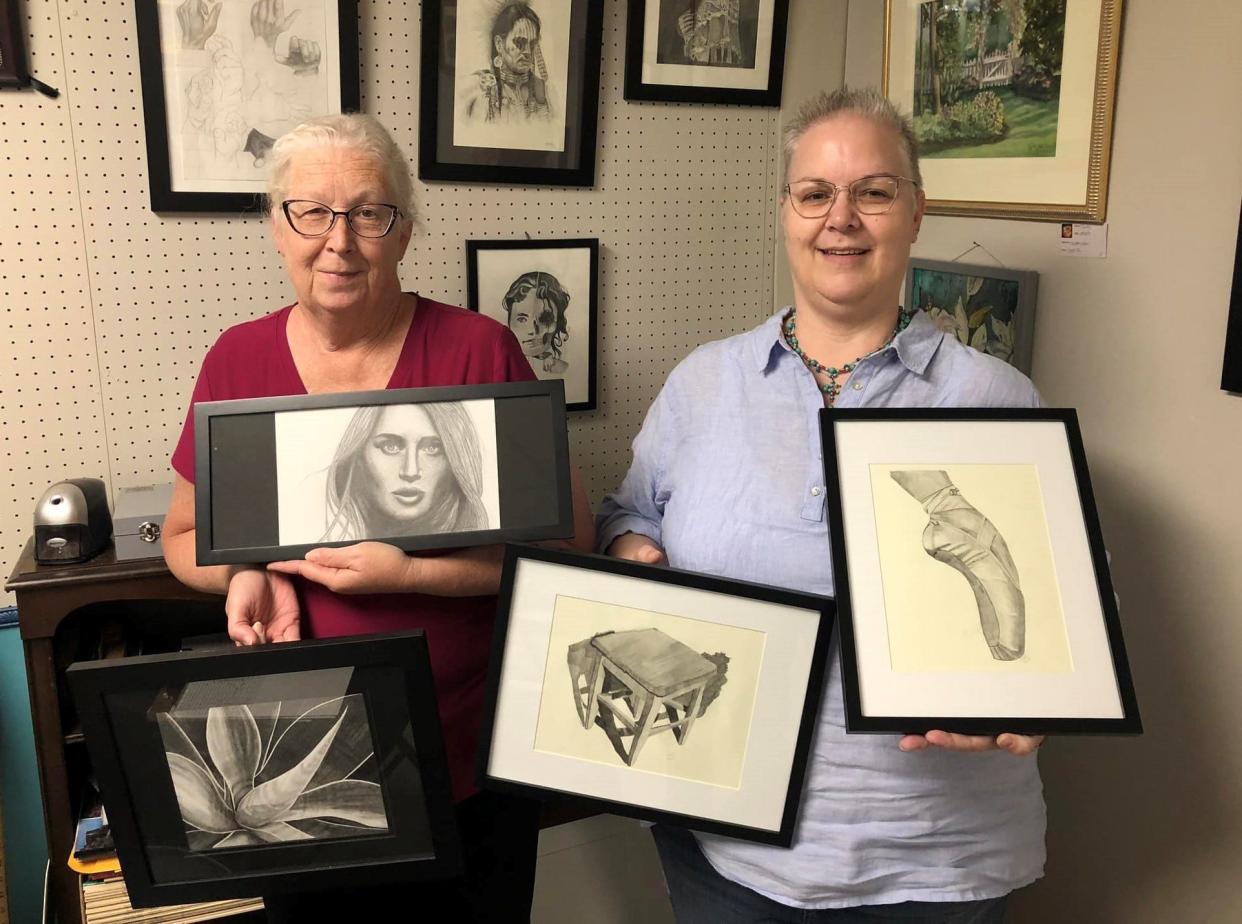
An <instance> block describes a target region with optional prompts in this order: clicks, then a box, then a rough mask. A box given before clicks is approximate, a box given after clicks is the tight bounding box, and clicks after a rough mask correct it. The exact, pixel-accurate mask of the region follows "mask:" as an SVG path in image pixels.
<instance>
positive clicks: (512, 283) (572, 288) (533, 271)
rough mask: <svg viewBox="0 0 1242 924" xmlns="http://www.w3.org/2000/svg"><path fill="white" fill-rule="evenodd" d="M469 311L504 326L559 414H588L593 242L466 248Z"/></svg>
mask: <svg viewBox="0 0 1242 924" xmlns="http://www.w3.org/2000/svg"><path fill="white" fill-rule="evenodd" d="M466 262H467V270H468V276H467V293H468V296H467V297H468V304H469V306H470V308H471V309H472V310H473V311H478V312H480V313H482V314H485V315H487V316H488V317H490V318H495V319H496V320H497V321H499V322H500V323H501V324H504V325H506V326H507V327H508V328H509V329H510V330H511V331H513V335H514V336H515V337H516V338H517V341H518V344H519V345H520V346H521V347H522V352H523V353H525V354H526V358H527V359H528V360H530V366H531V368H532V369H534V370H535V375H536V376H538V377H539V378H540V379H560V380H561V381H563V382H564V383H565V408H566V410H570V411H593V410H595V339H596V325H595V316H596V308H597V303H598V296H597V285H598V280H599V241H598V240H597V239H596V238H580V239H576V240H563V241H528V240H510V241H466Z"/></svg>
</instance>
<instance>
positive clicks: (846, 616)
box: [820, 408, 1142, 735]
mask: <svg viewBox="0 0 1242 924" xmlns="http://www.w3.org/2000/svg"><path fill="white" fill-rule="evenodd" d="M820 427H821V434H822V438H823V449H824V452H823V456H824V473H825V484H826V485H827V489H828V496H827V502H828V511H829V528H830V530H831V538H832V566H833V575H834V581H835V584H836V594H837V597H836V599H837V612H838V614H839V616H840V624H839V625H840V637H841V674H842V678H843V680H844V694H845V719H846V727H847V728H848V729H849V731H851V732H903V733H923V732H926V731H928V730H930V729H941V730H944V731H949V732H960V733H962V734H971V735H995V734H1000V733H1002V732H1015V733H1020V734H1031V735H1038V734H1062V733H1069V734H1073V733H1078V734H1137V733H1139V732H1141V731H1142V723H1141V721H1140V719H1139V712H1138V703H1137V700H1136V699H1135V694H1134V685H1133V682H1132V680H1131V677H1130V667H1129V662H1128V660H1127V658H1126V649H1125V643H1124V641H1123V640H1122V635H1121V622H1120V618H1119V616H1118V612H1117V600H1116V598H1115V597H1114V595H1113V587H1112V581H1111V578H1110V577H1109V570H1108V562H1107V559H1106V557H1105V553H1104V537H1103V533H1102V531H1101V529H1100V522H1099V517H1098V515H1097V513H1096V509H1095V500H1094V498H1093V495H1092V491H1091V477H1090V474H1089V473H1088V471H1087V460H1086V454H1085V452H1084V451H1083V445H1082V435H1081V434H1080V433H1079V430H1078V418H1077V415H1076V414H1075V413H1074V411H1073V409H1072V408H1021V409H1000V408H955V409H951V408H904V409H898V408H893V409H858V408H854V409H844V410H843V409H831V408H829V409H825V410H823V411H821V412H820Z"/></svg>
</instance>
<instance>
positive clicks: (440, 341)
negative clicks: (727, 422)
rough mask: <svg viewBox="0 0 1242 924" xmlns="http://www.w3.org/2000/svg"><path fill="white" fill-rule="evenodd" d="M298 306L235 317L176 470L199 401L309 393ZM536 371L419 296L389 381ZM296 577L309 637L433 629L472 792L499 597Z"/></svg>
mask: <svg viewBox="0 0 1242 924" xmlns="http://www.w3.org/2000/svg"><path fill="white" fill-rule="evenodd" d="M416 297H417V296H416ZM292 309H293V306H292V305H289V306H287V307H285V308H282V309H280V310H279V311H276V312H274V313H272V314H269V315H267V316H266V317H263V318H259V319H257V320H254V321H247V322H245V323H243V324H238V325H236V326H234V327H230V328H229V329H228V330H226V331H225V332H224V333H222V334H221V335H220V338H219V339H218V340H217V341H216V343H215V345H214V346H213V347H212V348H211V349H210V350H209V351H208V353H207V357H206V358H205V359H204V360H203V366H202V369H201V370H200V372H199V375H198V382H197V383H196V384H195V386H194V393H193V396H192V397H191V407H190V412H189V413H188V414H187V415H186V421H185V426H184V427H183V428H182V430H181V439H180V440H179V441H178V443H177V448H176V449H175V450H174V451H173V456H172V467H173V469H174V470H175V471H176V472H177V474H179V475H181V476H182V477H183V478H185V479H187V480H188V481H191V482H192V481H194V411H193V405H194V404H196V403H198V402H199V401H226V400H232V399H235V398H260V397H269V396H273V395H304V394H306V387H305V386H304V385H303V384H302V379H301V376H299V375H298V370H297V367H296V366H295V365H294V362H293V354H292V353H291V352H290V350H289V341H288V338H287V337H286V336H285V325H286V323H287V321H288V319H289V312H290V311H291V310H292ZM534 378H535V374H534V373H533V372H532V371H531V368H530V364H529V363H528V362H527V361H526V357H525V356H524V355H523V354H522V350H521V348H520V347H519V346H518V343H517V340H516V339H515V338H514V336H513V334H512V333H511V332H510V331H509V329H508V328H506V327H505V326H504V325H502V324H499V323H497V322H496V321H493V320H492V319H491V318H488V317H486V316H484V315H482V314H478V313H476V312H473V311H467V310H465V309H464V308H455V307H453V306H451V305H445V304H441V303H440V302H435V301H431V300H430V299H426V298H418V308H417V310H416V311H415V312H414V319H413V321H411V323H410V329H409V332H408V333H407V334H406V338H405V345H404V346H403V347H402V349H401V355H400V357H399V358H398V359H397V366H396V368H395V369H394V370H393V373H392V378H391V379H390V380H389V382H388V387H389V388H423V387H428V386H437V385H482V384H488V383H492V382H525V381H530V380H532V379H534ZM293 580H294V583H295V585H296V587H297V592H298V600H299V601H300V603H301V605H302V634H303V636H304V637H310V638H331V637H335V636H342V635H365V634H370V633H374V632H394V631H400V630H403V629H423V630H425V631H426V633H427V644H428V647H429V649H430V652H431V668H432V673H433V674H434V675H435V682H436V697H437V700H438V704H439V709H440V721H441V724H442V725H443V729H444V745H445V750H446V752H447V757H448V764H449V770H450V773H451V774H452V780H453V796H454V798H455V799H458V800H461V799H464V798H465V797H466V796H469V795H471V794H472V793H474V792H475V791H476V789H477V787H476V786H475V785H474V760H475V750H476V748H477V746H478V737H479V724H480V720H481V716H482V710H483V698H484V692H485V689H484V688H485V686H486V674H487V659H488V655H489V652H490V651H491V641H492V624H493V622H494V620H495V616H496V598H495V597H494V596H487V597H435V596H430V595H427V594H415V593H405V594H358V595H341V594H336V593H333V592H332V591H330V590H328V589H327V588H326V587H324V586H322V585H320V584H316V583H314V582H312V581H307V580H305V579H303V578H301V577H294V579H293Z"/></svg>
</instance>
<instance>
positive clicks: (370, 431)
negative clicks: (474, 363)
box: [194, 380, 573, 565]
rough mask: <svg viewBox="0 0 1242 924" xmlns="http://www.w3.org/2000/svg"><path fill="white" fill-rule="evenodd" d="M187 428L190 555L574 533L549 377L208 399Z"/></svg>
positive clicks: (202, 558) (212, 557)
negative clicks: (191, 469) (190, 436)
mask: <svg viewBox="0 0 1242 924" xmlns="http://www.w3.org/2000/svg"><path fill="white" fill-rule="evenodd" d="M194 427H195V431H194V439H195V444H194V452H195V460H194V465H195V476H196V477H195V483H194V511H195V513H194V515H195V522H196V523H198V524H199V525H198V529H197V545H196V553H197V559H198V563H199V564H201V565H209V564H212V565H214V564H230V563H239V562H267V561H279V560H288V559H293V558H301V557H302V556H303V555H305V554H306V553H307V552H308V551H310V550H311V549H312V548H314V547H316V546H321V545H327V546H339V545H349V544H350V543H353V542H361V541H363V540H366V539H375V540H381V541H383V542H387V543H389V544H391V545H395V546H397V547H398V548H400V549H404V550H405V551H407V552H412V551H418V550H420V549H440V548H455V547H461V546H474V545H488V544H491V543H496V542H504V541H506V540H511V539H563V538H568V537H569V536H572V535H573V509H572V508H573V504H572V500H571V497H570V477H569V443H568V435H567V428H566V423H565V387H564V383H563V382H561V381H559V380H555V381H547V382H504V383H499V384H494V385H462V386H453V387H447V388H399V389H389V390H385V391H367V392H346V393H336V394H316V395H296V396H286V397H275V398H248V399H243V400H238V401H207V402H203V403H201V404H196V405H195V406H194Z"/></svg>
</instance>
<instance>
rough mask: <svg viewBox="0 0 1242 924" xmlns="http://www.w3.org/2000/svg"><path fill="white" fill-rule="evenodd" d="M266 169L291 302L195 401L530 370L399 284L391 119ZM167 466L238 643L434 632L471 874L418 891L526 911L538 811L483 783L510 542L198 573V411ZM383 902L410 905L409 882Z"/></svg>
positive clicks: (520, 374)
mask: <svg viewBox="0 0 1242 924" xmlns="http://www.w3.org/2000/svg"><path fill="white" fill-rule="evenodd" d="M271 171H272V172H271V181H270V191H269V196H270V216H271V229H272V238H273V240H274V242H275V245H276V250H277V251H278V252H279V253H280V255H281V256H282V257H283V258H284V263H285V269H286V271H287V272H288V275H289V280H290V282H291V283H292V286H293V290H294V293H295V295H296V301H295V302H294V303H293V304H291V305H288V306H286V307H284V308H281V309H279V310H278V311H275V312H273V313H272V314H268V315H266V316H264V317H261V318H258V319H257V320H253V321H248V322H246V323H243V324H239V325H237V326H235V327H232V328H230V329H229V330H227V331H225V332H224V333H223V334H222V335H221V336H220V339H219V340H217V341H216V344H215V346H213V347H212V348H211V350H210V352H209V353H208V354H207V358H206V359H205V360H204V362H203V368H202V371H201V372H200V374H199V378H198V383H197V384H196V385H195V388H194V394H193V399H192V400H193V401H194V402H199V401H213V400H220V399H232V398H252V397H259V396H266V395H288V394H304V393H311V394H314V393H321V392H343V391H362V390H370V389H380V388H408V387H420V386H433V385H467V384H480V383H487V382H501V381H524V380H530V379H532V378H533V373H532V372H531V370H530V366H529V364H528V363H527V362H526V358H525V357H524V356H523V355H522V351H521V349H520V348H519V347H518V344H517V342H516V341H515V340H514V339H513V335H512V334H511V333H510V332H509V331H508V330H507V329H506V328H505V327H504V325H502V324H499V323H497V322H495V321H492V320H490V319H488V318H486V317H485V316H483V315H480V314H476V313H474V312H471V311H465V310H463V309H461V308H455V307H451V306H449V305H444V304H440V303H439V302H435V301H432V300H431V299H427V298H423V297H421V296H419V295H416V294H413V293H407V292H402V291H401V284H400V281H399V279H398V276H397V264H398V262H399V261H400V260H401V258H402V256H403V255H404V254H405V251H406V248H407V246H408V245H409V243H410V236H411V231H412V221H411V217H412V215H413V202H412V198H413V195H412V184H411V181H410V175H409V168H408V165H407V164H406V161H405V158H404V156H403V155H402V153H401V151H400V149H399V148H398V147H397V146H396V145H395V144H394V142H393V141H392V139H391V137H389V135H388V133H387V132H386V131H385V130H384V129H383V127H382V126H381V125H380V124H379V123H378V122H376V121H375V120H374V119H372V118H370V117H368V116H362V115H338V116H328V117H325V118H321V119H315V120H312V121H310V122H307V123H305V124H303V125H301V126H298V127H297V128H295V129H294V130H292V131H291V132H289V133H288V134H286V135H284V136H283V137H281V138H280V139H279V140H278V141H277V143H276V145H275V147H274V148H273V150H272V154H271ZM172 464H173V468H174V469H175V471H176V473H177V477H176V486H175V489H174V492H173V499H172V504H171V506H170V508H169V511H168V516H167V519H166V521H165V534H164V548H165V555H166V557H167V559H168V564H169V567H170V568H171V569H172V571H173V573H174V574H176V575H177V577H179V578H180V579H181V580H182V581H184V582H185V583H187V584H189V585H191V586H193V587H197V588H199V589H202V590H206V591H214V592H219V593H227V595H228V596H227V600H226V603H225V609H226V612H227V613H228V625H229V634H230V635H231V636H232V637H233V638H234V639H235V640H236V641H237V642H238V643H239V644H243V645H251V644H256V643H259V642H262V641H287V640H295V639H298V638H300V637H301V635H302V633H303V632H304V631H305V632H306V633H308V634H309V635H312V636H315V637H326V636H339V635H354V634H359V633H370V632H382V631H390V630H400V629H408V628H416V627H421V628H423V629H425V630H426V633H427V640H428V645H429V647H430V650H431V659H432V669H433V671H434V674H435V680H436V691H437V698H438V705H439V709H440V718H441V722H442V725H443V728H444V739H445V749H446V752H447V756H448V762H449V769H450V773H451V776H452V784H453V794H454V797H455V798H456V799H457V800H458V804H457V818H458V826H459V829H460V834H461V837H462V841H463V849H464V852H465V856H466V872H465V877H464V878H463V879H459V880H456V881H453V882H451V883H448V884H446V885H444V886H443V887H436V888H432V887H420V890H419V897H418V901H419V906H420V907H421V908H423V909H425V910H426V911H427V913H428V915H429V919H436V920H480V921H483V920H486V921H497V920H509V919H514V920H516V919H524V918H525V914H526V912H525V909H527V908H529V904H530V899H531V893H532V889H533V876H534V860H535V848H536V843H537V836H538V826H537V811H536V810H535V808H534V807H532V806H531V805H530V803H527V802H524V801H521V800H516V799H512V798H507V797H499V796H497V795H496V794H492V793H479V792H477V791H476V789H475V786H474V783H473V763H474V755H475V749H476V746H477V738H478V730H479V723H480V719H481V710H482V706H483V696H484V686H485V683H484V679H485V672H486V664H487V658H488V652H489V650H490V644H491V632H492V621H493V618H494V615H495V600H494V598H493V596H492V595H493V594H495V592H496V589H497V586H498V583H499V575H500V554H499V552H500V550H499V549H497V548H478V549H466V550H459V551H455V552H450V553H446V554H440V555H407V554H405V553H403V552H402V551H400V550H399V549H397V548H396V547H394V546H391V545H387V544H385V543H382V542H361V543H357V544H355V545H350V546H345V547H342V548H319V549H314V550H312V551H311V552H310V553H308V554H307V556H306V559H305V560H302V561H290V562H276V563H273V564H270V565H268V566H267V567H266V568H253V567H249V568H238V567H225V566H215V567H197V566H196V564H195V552H194V531H195V523H194V499H193V491H194V486H193V481H194V477H195V472H194V433H193V416H192V415H188V416H187V419H186V423H185V428H184V429H183V431H182V434H181V441H180V442H179V443H178V444H177V448H176V451H175V452H174V453H173V458H172ZM575 508H576V514H577V516H576V517H575V522H576V526H577V541H578V542H580V543H582V544H586V543H587V542H588V541H589V537H590V536H591V535H592V529H591V524H590V522H589V513H588V512H587V506H586V504H585V502H584V500H583V496H582V492H581V490H580V489H578V488H575ZM388 898H391V899H392V900H393V901H397V900H399V901H400V903H401V904H405V902H406V900H407V898H408V887H406V888H403V889H399V890H395V891H394V892H393V894H392V895H391V896H388ZM388 898H383V899H376V900H377V901H380V900H383V901H387V900H388ZM368 900H369V899H368V898H367V896H365V895H363V894H360V893H358V892H356V891H355V892H353V893H351V894H348V895H345V894H342V895H337V896H332V895H315V896H312V897H308V899H307V900H305V901H299V900H298V899H293V900H279V901H278V900H270V901H269V909H271V913H272V914H273V916H274V917H275V919H277V920H284V919H292V918H293V917H301V918H302V919H305V920H346V919H347V918H348V916H350V915H353V914H356V913H357V910H358V908H359V907H360V903H362V902H366V901H368Z"/></svg>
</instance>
